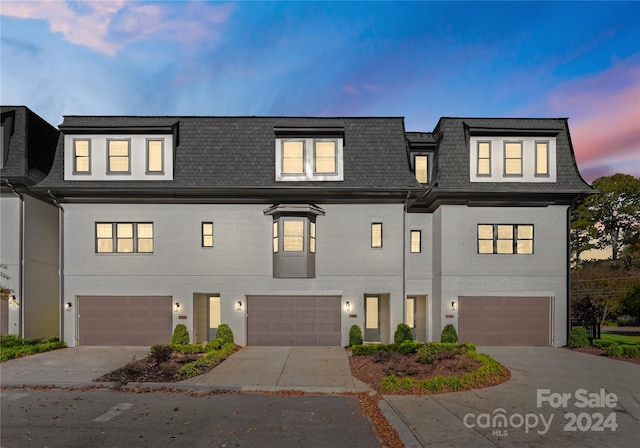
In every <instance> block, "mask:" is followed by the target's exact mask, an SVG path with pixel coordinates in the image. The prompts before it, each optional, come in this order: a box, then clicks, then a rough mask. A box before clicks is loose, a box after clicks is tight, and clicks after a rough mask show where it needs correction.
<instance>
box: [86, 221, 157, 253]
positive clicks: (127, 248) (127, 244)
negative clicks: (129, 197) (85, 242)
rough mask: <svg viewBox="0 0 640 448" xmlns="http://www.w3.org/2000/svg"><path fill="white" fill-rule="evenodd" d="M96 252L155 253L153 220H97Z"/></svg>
mask: <svg viewBox="0 0 640 448" xmlns="http://www.w3.org/2000/svg"><path fill="white" fill-rule="evenodd" d="M95 229H96V241H95V252H96V253H121V254H122V253H153V251H154V234H153V223H152V222H140V223H136V222H96V223H95Z"/></svg>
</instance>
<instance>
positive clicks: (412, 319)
mask: <svg viewBox="0 0 640 448" xmlns="http://www.w3.org/2000/svg"><path fill="white" fill-rule="evenodd" d="M405 311H406V315H405V322H406V324H407V325H409V328H411V334H412V335H413V340H414V341H415V340H416V298H415V297H411V296H409V297H407V303H406V310H405Z"/></svg>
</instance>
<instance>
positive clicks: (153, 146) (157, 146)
mask: <svg viewBox="0 0 640 448" xmlns="http://www.w3.org/2000/svg"><path fill="white" fill-rule="evenodd" d="M163 145H164V140H160V139H158V140H155V139H154V140H150V139H147V173H158V174H162V172H163V171H164V167H163V165H164V164H163V163H162V162H163V159H164V148H163Z"/></svg>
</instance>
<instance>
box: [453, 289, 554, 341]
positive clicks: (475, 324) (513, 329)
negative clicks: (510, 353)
mask: <svg viewBox="0 0 640 448" xmlns="http://www.w3.org/2000/svg"><path fill="white" fill-rule="evenodd" d="M458 302H459V303H458V310H459V311H458V319H459V320H458V337H459V339H460V341H463V342H473V343H474V344H476V345H543V346H547V345H549V343H550V339H551V337H550V322H551V298H550V297H459V300H458Z"/></svg>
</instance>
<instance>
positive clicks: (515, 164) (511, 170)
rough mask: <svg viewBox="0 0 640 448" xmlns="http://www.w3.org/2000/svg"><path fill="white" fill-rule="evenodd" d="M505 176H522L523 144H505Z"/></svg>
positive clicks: (508, 142) (507, 142)
mask: <svg viewBox="0 0 640 448" xmlns="http://www.w3.org/2000/svg"><path fill="white" fill-rule="evenodd" d="M504 174H505V176H522V142H510V141H506V142H504Z"/></svg>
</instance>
